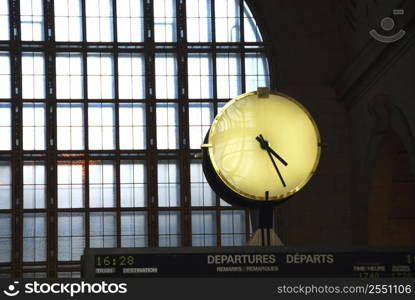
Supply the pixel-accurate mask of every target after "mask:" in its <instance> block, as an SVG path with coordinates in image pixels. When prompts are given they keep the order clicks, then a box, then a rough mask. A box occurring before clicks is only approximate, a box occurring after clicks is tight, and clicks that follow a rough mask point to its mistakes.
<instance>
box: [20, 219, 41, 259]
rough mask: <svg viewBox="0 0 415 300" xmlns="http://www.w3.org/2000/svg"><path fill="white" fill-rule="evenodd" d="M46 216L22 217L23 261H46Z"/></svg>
mask: <svg viewBox="0 0 415 300" xmlns="http://www.w3.org/2000/svg"><path fill="white" fill-rule="evenodd" d="M46 241H47V231H46V214H45V213H38V214H24V215H23V261H24V262H38V261H46V245H47V242H46Z"/></svg>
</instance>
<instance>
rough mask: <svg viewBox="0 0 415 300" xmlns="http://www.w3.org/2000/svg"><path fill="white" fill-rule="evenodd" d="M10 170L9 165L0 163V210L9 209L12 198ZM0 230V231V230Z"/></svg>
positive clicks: (4, 162) (3, 162) (5, 162)
mask: <svg viewBox="0 0 415 300" xmlns="http://www.w3.org/2000/svg"><path fill="white" fill-rule="evenodd" d="M11 184H12V170H11V166H10V163H9V162H7V161H0V209H10V208H11V206H12V205H11V204H12V201H11V197H12V185H11ZM0 230H1V229H0Z"/></svg>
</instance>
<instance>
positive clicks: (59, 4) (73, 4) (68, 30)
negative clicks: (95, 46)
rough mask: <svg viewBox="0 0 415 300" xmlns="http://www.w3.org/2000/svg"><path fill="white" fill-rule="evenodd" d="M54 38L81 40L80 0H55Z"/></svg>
mask: <svg viewBox="0 0 415 300" xmlns="http://www.w3.org/2000/svg"><path fill="white" fill-rule="evenodd" d="M54 9H55V40H56V41H59V42H60V41H62V42H80V41H82V8H81V0H55V2H54Z"/></svg>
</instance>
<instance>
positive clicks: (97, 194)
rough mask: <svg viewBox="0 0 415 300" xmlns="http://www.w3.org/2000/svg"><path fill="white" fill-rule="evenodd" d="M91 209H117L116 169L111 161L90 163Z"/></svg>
mask: <svg viewBox="0 0 415 300" xmlns="http://www.w3.org/2000/svg"><path fill="white" fill-rule="evenodd" d="M89 207H93V208H96V207H115V167H114V163H113V162H111V161H90V164H89Z"/></svg>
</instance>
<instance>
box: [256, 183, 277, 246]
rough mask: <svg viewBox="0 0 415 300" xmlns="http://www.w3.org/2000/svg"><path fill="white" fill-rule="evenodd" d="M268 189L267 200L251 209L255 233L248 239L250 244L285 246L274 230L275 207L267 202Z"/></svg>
mask: <svg viewBox="0 0 415 300" xmlns="http://www.w3.org/2000/svg"><path fill="white" fill-rule="evenodd" d="M268 194H269V193H268V191H267V192H265V200H266V202H265V203H264V204H263V205H262V206H261V207H259V208H254V209H251V211H250V219H251V224H252V229H253V231H254V234H253V235H252V237H251V238H250V239H249V241H248V245H249V246H283V245H284V244H283V243H282V241H281V239H280V238H279V237H278V235H277V233H276V232H275V230H274V228H273V227H274V226H273V225H274V220H275V213H274V212H275V209H274V206H273V205H272V204H271V203H270V202H267V200H268Z"/></svg>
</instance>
